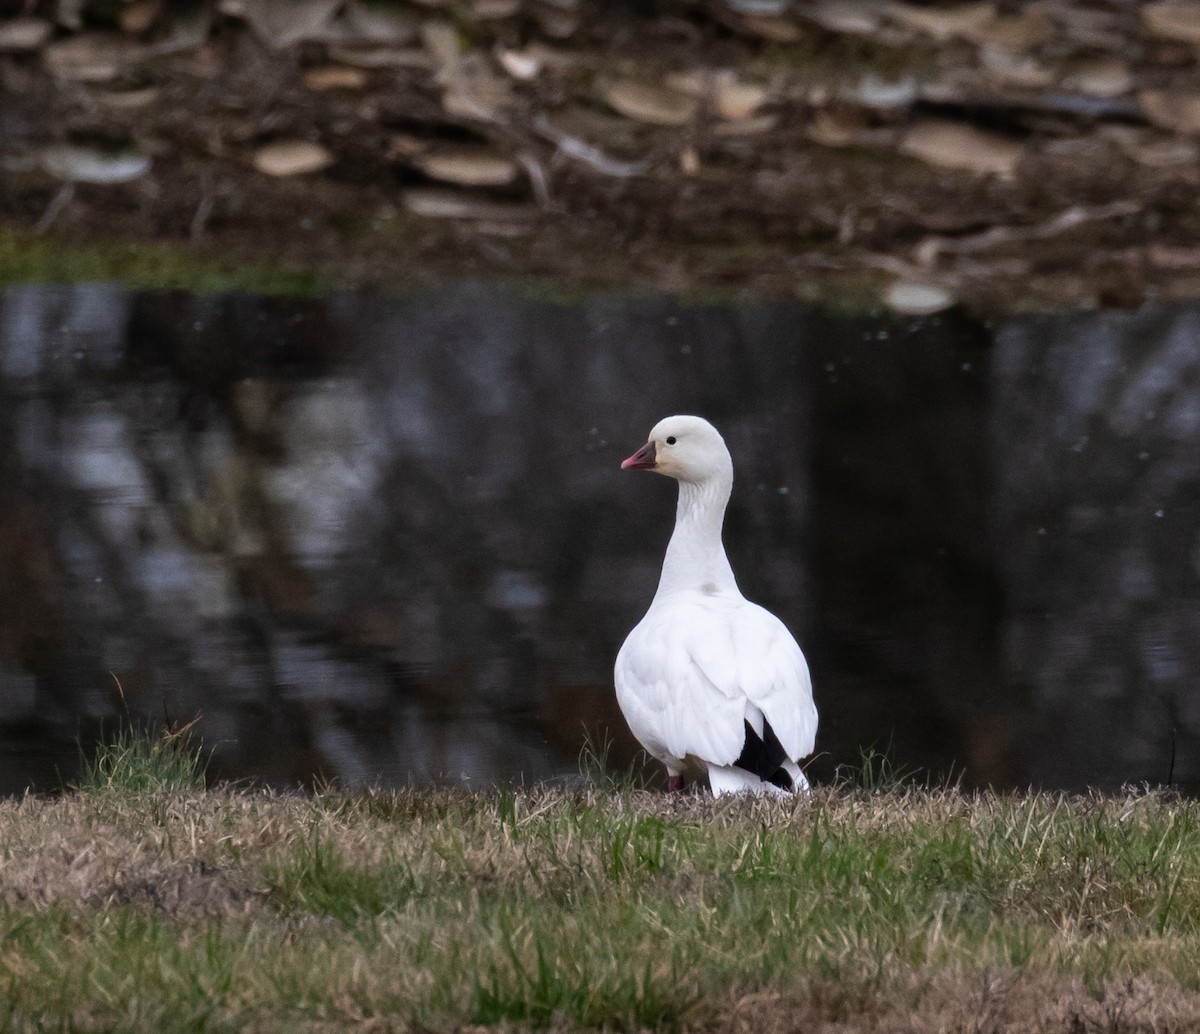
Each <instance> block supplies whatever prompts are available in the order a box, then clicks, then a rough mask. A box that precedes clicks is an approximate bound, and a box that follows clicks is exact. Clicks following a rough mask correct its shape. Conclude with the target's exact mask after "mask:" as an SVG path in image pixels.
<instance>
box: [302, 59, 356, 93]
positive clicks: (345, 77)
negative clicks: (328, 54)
mask: <svg viewBox="0 0 1200 1034" xmlns="http://www.w3.org/2000/svg"><path fill="white" fill-rule="evenodd" d="M367 82H368V79H367V73H366V72H364V71H363V70H362V69H361V68H352V67H350V66H349V65H319V66H318V67H316V68H310V69H309V70H308V71H307V72H305V73H304V85H305V86H307V87H308V88H309V89H310V90H313V91H315V92H317V93H324V92H326V91H327V90H361V89H362V88H363V87H365V86H366V85H367Z"/></svg>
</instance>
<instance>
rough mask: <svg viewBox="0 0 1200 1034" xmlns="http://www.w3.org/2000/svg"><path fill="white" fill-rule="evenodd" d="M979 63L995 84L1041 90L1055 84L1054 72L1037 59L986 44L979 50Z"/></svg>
mask: <svg viewBox="0 0 1200 1034" xmlns="http://www.w3.org/2000/svg"><path fill="white" fill-rule="evenodd" d="M979 61H980V64H982V65H983V68H984V70H985V71H986V72H987V74H988V76H989V78H991V79H992V80H993V82H997V83H1000V84H1002V85H1005V86H1021V87H1025V88H1026V89H1033V90H1040V89H1043V88H1045V87H1047V86H1049V85H1050V84H1051V83H1053V82H1054V70H1053V69H1052V68H1048V67H1047V66H1046V65H1044V64H1042V62H1040V61H1039V60H1038V59H1037V58H1035V57H1031V56H1030V55H1028V54H1022V53H1020V52H1018V51H1012V50H1007V49H1005V48H1004V47H996V46H992V45H991V44H985V45H984V46H982V47H980V48H979Z"/></svg>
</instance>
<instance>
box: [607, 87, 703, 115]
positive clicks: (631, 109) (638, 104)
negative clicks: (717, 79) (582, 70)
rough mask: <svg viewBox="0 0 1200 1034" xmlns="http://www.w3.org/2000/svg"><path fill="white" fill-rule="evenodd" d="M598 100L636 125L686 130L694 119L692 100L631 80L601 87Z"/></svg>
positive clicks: (679, 94) (662, 88)
mask: <svg viewBox="0 0 1200 1034" xmlns="http://www.w3.org/2000/svg"><path fill="white" fill-rule="evenodd" d="M600 96H601V98H602V99H603V100H604V102H605V103H606V104H608V106H609V107H610V108H612V109H613V110H614V111H616V112H619V113H620V114H622V115H624V116H625V117H626V118H631V119H633V120H634V121H636V122H646V123H649V124H651V125H655V126H685V125H687V124H688V123H689V122H691V121H692V119H693V118H695V117H696V110H697V103H696V99H695V98H694V97H689V96H687V95H686V94H683V93H680V92H679V91H678V90H670V89H666V88H664V87H661V86H652V85H650V84H649V83H642V82H637V81H635V80H633V79H617V80H614V81H612V82H606V83H603V84H602V85H601V87H600Z"/></svg>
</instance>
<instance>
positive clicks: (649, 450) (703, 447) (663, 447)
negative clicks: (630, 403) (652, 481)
mask: <svg viewBox="0 0 1200 1034" xmlns="http://www.w3.org/2000/svg"><path fill="white" fill-rule="evenodd" d="M621 469H622V470H652V471H654V473H655V474H665V475H666V476H667V477H671V478H674V479H675V480H676V481H687V482H693V483H695V482H703V481H711V480H713V479H716V478H730V479H732V477H733V463H732V461H731V460H730V458H729V450H728V449H727V448H725V439H724V438H722V437H721V435H720V432H718V431H717V429H716V428H715V427H713V425H712V424H710V423H709V422H708V421H707V420H705V419H703V418H702V417H698V416H669V417H666V418H664V419H662V420H660V421H659V422H658V423H657V424H655V425H654V427H653V429H652V430H651V431H650V437H649V439H648V440H647V441H646V444H645V445H643V446H642V447H641V448H640V449H638V451H637V452H635V453H634V454H633V455H632V456H630V457H629V459H627V460H625V461H624V462H623V463H622V464H621Z"/></svg>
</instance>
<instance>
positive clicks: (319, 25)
mask: <svg viewBox="0 0 1200 1034" xmlns="http://www.w3.org/2000/svg"><path fill="white" fill-rule="evenodd" d="M341 5H342V0H242V12H243V13H242V17H244V18H245V19H246V21H247V22H249V23H250V27H251V28H252V29H253V30H254V34H255V35H256V36H257V37H258V38H259V39H260V40H262V42H263V43H265V44H266V45H267V46H268V47H270V48H271V49H272V50H286V49H287V48H288V47H290V46H293V45H295V44H296V43H302V42H304V41H305V40H318V39H324V34H325V33H326V32H327V31H328V30H329V25H330V22H331V21H332V20H333V16H334V14H336V13H337V10H338V8H339V7H341Z"/></svg>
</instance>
